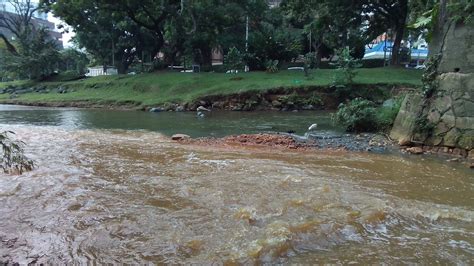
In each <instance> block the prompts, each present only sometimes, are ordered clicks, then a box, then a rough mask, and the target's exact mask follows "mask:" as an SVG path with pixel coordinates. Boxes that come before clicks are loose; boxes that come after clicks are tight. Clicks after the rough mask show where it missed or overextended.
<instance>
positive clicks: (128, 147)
mask: <svg viewBox="0 0 474 266" xmlns="http://www.w3.org/2000/svg"><path fill="white" fill-rule="evenodd" d="M2 129H10V130H14V131H15V132H16V136H17V137H18V138H19V139H21V140H23V141H25V142H26V143H27V144H28V146H27V153H28V154H29V156H31V157H32V158H33V159H35V160H36V162H37V164H38V166H39V167H38V168H37V169H36V170H34V171H32V172H29V173H25V174H23V175H21V176H9V175H1V174H0V262H18V263H20V264H22V265H23V264H27V263H31V262H36V263H46V264H66V263H67V264H92V263H97V264H104V263H113V264H118V263H130V264H189V263H197V264H208V263H218V264H255V263H257V264H260V263H262V264H264V263H271V264H277V263H283V264H308V263H338V264H339V263H341V264H351V263H357V264H372V263H386V264H408V263H422V264H465V265H469V264H473V263H474V222H473V219H474V186H473V184H474V175H473V172H472V171H471V170H470V169H467V168H466V167H465V166H463V165H461V164H456V163H447V162H446V161H445V160H441V159H438V158H431V157H416V156H401V155H400V154H370V153H345V152H323V151H317V152H316V151H312V152H292V151H283V150H267V149H262V150H256V149H233V150H226V149H223V148H216V147H198V146H187V145H181V144H177V143H174V142H172V141H170V140H169V138H168V137H166V136H164V135H162V134H161V133H158V132H152V131H145V130H116V129H78V128H63V127H58V126H48V125H28V124H10V125H8V124H3V125H2Z"/></svg>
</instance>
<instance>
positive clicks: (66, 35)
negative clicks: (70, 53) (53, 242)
mask: <svg viewBox="0 0 474 266" xmlns="http://www.w3.org/2000/svg"><path fill="white" fill-rule="evenodd" d="M48 20H49V21H51V22H53V23H54V24H55V25H56V29H57V28H58V25H59V24H65V23H64V22H63V21H61V20H60V19H59V18H57V17H55V16H53V14H52V13H48ZM59 31H62V30H59ZM73 36H74V33H73V32H72V30H71V29H70V30H69V32H68V33H63V46H64V48H68V47H72V46H73V44H72V43H71V42H70V41H71V38H72V37H73Z"/></svg>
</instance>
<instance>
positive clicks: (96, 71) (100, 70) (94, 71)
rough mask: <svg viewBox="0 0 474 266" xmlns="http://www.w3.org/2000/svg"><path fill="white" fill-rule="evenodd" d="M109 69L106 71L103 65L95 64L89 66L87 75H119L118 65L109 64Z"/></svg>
mask: <svg viewBox="0 0 474 266" xmlns="http://www.w3.org/2000/svg"><path fill="white" fill-rule="evenodd" d="M106 69H107V70H106V71H104V67H103V66H95V67H88V68H87V74H86V76H87V77H97V76H110V75H117V74H118V71H117V68H116V67H113V66H107V68H106Z"/></svg>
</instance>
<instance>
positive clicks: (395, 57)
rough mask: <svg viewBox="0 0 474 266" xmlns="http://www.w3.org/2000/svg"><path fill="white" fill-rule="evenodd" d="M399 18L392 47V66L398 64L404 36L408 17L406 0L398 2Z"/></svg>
mask: <svg viewBox="0 0 474 266" xmlns="http://www.w3.org/2000/svg"><path fill="white" fill-rule="evenodd" d="M399 3H400V16H399V17H398V20H397V21H396V25H395V40H394V41H393V47H392V61H391V64H392V65H398V64H399V63H400V62H399V61H400V46H401V43H402V40H403V35H404V34H405V27H406V20H407V15H408V0H401V1H400V2H399Z"/></svg>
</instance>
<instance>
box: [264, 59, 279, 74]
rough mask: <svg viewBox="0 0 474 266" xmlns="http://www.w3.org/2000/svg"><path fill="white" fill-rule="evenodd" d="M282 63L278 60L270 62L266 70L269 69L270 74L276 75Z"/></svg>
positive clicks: (266, 65)
mask: <svg viewBox="0 0 474 266" xmlns="http://www.w3.org/2000/svg"><path fill="white" fill-rule="evenodd" d="M279 63H280V62H279V61H278V60H268V61H267V63H266V64H265V68H266V69H267V72H268V73H276V72H278V71H279V70H280V69H279V68H278V64H279Z"/></svg>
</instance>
